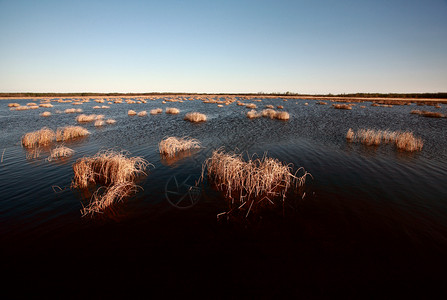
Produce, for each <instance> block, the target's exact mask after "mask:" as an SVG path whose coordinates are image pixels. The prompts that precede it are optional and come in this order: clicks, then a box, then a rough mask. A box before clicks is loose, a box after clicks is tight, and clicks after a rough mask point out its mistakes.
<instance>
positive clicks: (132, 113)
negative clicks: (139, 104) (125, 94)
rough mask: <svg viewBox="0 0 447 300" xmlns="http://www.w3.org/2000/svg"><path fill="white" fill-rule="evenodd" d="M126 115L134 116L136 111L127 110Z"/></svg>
mask: <svg viewBox="0 0 447 300" xmlns="http://www.w3.org/2000/svg"><path fill="white" fill-rule="evenodd" d="M127 114H128V115H129V116H135V115H136V114H137V112H136V111H134V110H131V109H130V110H129V111H128V112H127Z"/></svg>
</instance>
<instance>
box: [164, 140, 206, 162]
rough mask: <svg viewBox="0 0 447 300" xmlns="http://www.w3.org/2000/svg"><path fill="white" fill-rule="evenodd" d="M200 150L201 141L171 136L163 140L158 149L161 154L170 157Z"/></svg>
mask: <svg viewBox="0 0 447 300" xmlns="http://www.w3.org/2000/svg"><path fill="white" fill-rule="evenodd" d="M198 148H200V141H199V140H196V139H193V138H188V137H183V138H177V137H173V136H171V137H168V138H165V139H163V140H162V141H161V142H160V143H159V144H158V149H159V151H160V153H161V154H162V155H166V156H168V157H174V156H175V155H176V154H177V153H178V152H182V151H186V150H192V149H198Z"/></svg>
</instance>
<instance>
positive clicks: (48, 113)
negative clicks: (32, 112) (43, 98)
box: [40, 111, 51, 117]
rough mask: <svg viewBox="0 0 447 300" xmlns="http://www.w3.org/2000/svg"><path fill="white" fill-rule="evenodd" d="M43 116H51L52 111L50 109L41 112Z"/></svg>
mask: <svg viewBox="0 0 447 300" xmlns="http://www.w3.org/2000/svg"><path fill="white" fill-rule="evenodd" d="M40 116H41V117H49V116H51V112H49V111H44V112H43V113H41V114H40Z"/></svg>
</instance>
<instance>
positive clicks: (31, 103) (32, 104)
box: [26, 102, 38, 106]
mask: <svg viewBox="0 0 447 300" xmlns="http://www.w3.org/2000/svg"><path fill="white" fill-rule="evenodd" d="M26 105H27V106H38V105H37V103H34V102H30V103H27V104H26Z"/></svg>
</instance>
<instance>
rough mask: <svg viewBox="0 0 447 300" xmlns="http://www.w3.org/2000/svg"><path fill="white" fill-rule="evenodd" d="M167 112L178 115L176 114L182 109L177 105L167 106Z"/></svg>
mask: <svg viewBox="0 0 447 300" xmlns="http://www.w3.org/2000/svg"><path fill="white" fill-rule="evenodd" d="M166 113H167V114H172V115H176V114H178V113H180V110H179V109H178V108H175V107H166Z"/></svg>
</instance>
